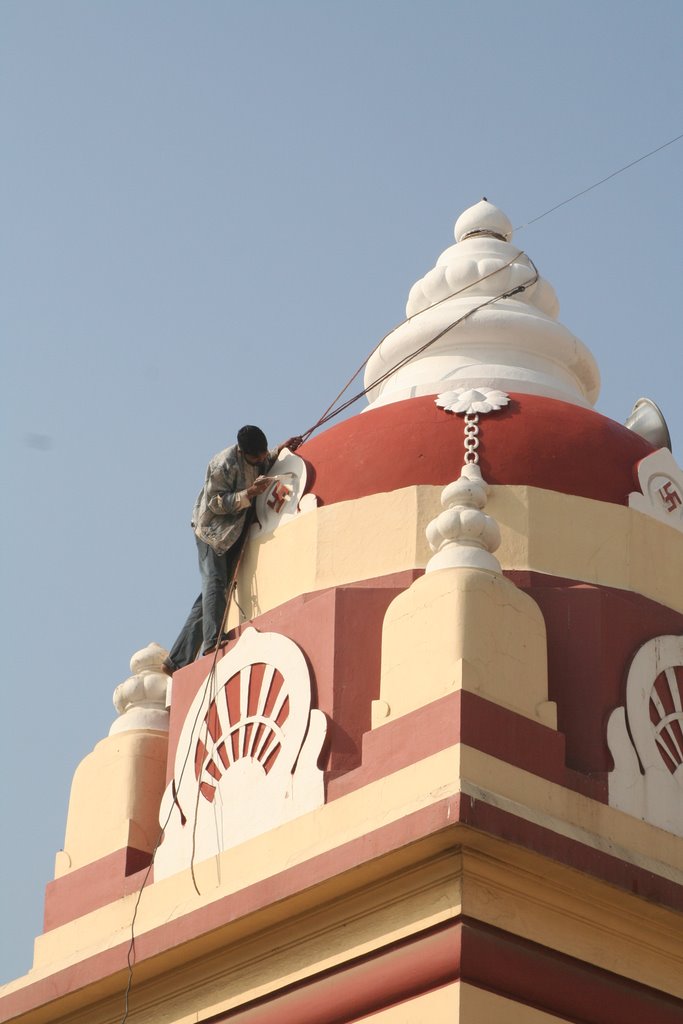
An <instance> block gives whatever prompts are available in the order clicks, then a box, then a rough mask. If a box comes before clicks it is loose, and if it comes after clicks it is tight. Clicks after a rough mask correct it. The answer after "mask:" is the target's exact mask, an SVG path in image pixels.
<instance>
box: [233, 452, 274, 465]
mask: <svg viewBox="0 0 683 1024" xmlns="http://www.w3.org/2000/svg"><path fill="white" fill-rule="evenodd" d="M240 451H242V449H241V448H240ZM242 455H243V456H244V461H245V462H248V463H249V465H250V466H258V465H259V463H261V462H265V461H266V459H267V458H268V452H261V454H260V455H247V453H246V452H242Z"/></svg>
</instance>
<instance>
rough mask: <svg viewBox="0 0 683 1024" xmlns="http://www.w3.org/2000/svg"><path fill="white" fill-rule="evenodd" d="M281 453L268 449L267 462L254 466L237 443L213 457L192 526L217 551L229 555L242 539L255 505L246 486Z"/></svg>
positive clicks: (195, 508) (197, 502)
mask: <svg viewBox="0 0 683 1024" xmlns="http://www.w3.org/2000/svg"><path fill="white" fill-rule="evenodd" d="M277 454H278V453H277V448H275V449H273V450H272V451H270V452H268V458H267V459H266V460H265V461H264V462H261V463H259V465H258V466H251V465H250V464H249V463H248V462H247V461H246V459H245V458H244V456H243V455H242V452H241V451H240V450H239V448H238V446H237V445H236V444H233V445H231V446H230V448H226V449H224V451H222V452H219V453H218V455H214V457H213V458H212V459H211V462H210V463H209V465H208V467H207V470H206V478H205V480H204V486H203V487H202V489H201V491H200V492H199V494H198V496H197V500H196V502H195V504H194V508H193V510H192V526H193V527H194V532H195V533H196V534H197V536H198V537H199V539H200V540H203V541H204V543H205V544H209V545H210V546H211V547H212V548H213V549H214V551H215V552H216V554H218V555H222V554H225V552H226V551H227V550H228V549H229V548H231V547H232V545H233V544H234V543H235V541H236V540H237V539H238V538H239V536H240V534H241V533H242V527H243V526H244V520H245V517H246V514H247V509H248V508H249V506H250V504H251V502H250V500H249V498H248V497H247V496H246V493H245V492H246V489H247V487H250V486H251V484H253V482H254V480H255V479H256V477H257V476H260V475H261V474H263V473H266V472H267V471H268V470H269V469H270V467H271V466H272V465H273V463H274V462H275V459H276V458H277Z"/></svg>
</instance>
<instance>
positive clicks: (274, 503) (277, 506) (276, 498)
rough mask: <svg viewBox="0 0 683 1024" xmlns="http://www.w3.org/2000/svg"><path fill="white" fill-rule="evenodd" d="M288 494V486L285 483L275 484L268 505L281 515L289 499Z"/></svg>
mask: <svg viewBox="0 0 683 1024" xmlns="http://www.w3.org/2000/svg"><path fill="white" fill-rule="evenodd" d="M288 494H289V488H288V487H285V485H284V484H279V483H278V484H275V486H274V487H273V490H272V492H271V495H270V497H269V498H268V501H267V502H266V505H267V506H268V508H272V510H273V512H276V513H277V514H278V515H279V514H280V512H281V511H282V506H283V505H284V503H285V502H286V501H287V496H288Z"/></svg>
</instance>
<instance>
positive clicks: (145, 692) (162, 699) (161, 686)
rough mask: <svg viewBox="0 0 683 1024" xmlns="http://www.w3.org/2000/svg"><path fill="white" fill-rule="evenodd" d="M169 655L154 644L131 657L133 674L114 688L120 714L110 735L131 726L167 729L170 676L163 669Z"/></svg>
mask: <svg viewBox="0 0 683 1024" xmlns="http://www.w3.org/2000/svg"><path fill="white" fill-rule="evenodd" d="M167 656H168V651H167V650H165V649H164V648H163V647H160V646H159V644H155V643H151V644H148V645H147V647H144V648H143V649H142V650H141V651H136V653H135V654H134V655H133V657H132V658H131V659H130V668H131V672H132V673H133V675H132V676H129V677H128V679H126V680H125V681H124V682H123V683H120V684H119V685H118V686H117V687H116V689H115V690H114V697H113V701H114V707H115V708H116V710H117V711H118V713H119V716H120V717H119V718H117V719H116V721H115V722H114V723H113V725H112V726H111V728H110V730H109V735H110V736H112V735H113V734H115V733H119V732H129V731H130V730H132V729H153V730H156V731H157V732H168V711H166V691H167V688H168V684H169V677H168V675H167V674H166V673H165V672H164V671H163V670H162V664H163V662H164V659H165V658H166V657H167Z"/></svg>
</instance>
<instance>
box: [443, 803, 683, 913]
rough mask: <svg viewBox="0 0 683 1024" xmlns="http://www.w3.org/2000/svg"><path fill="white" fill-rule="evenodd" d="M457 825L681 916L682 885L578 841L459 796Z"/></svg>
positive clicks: (489, 805) (496, 808) (509, 813)
mask: <svg viewBox="0 0 683 1024" xmlns="http://www.w3.org/2000/svg"><path fill="white" fill-rule="evenodd" d="M458 821H459V822H460V823H461V824H463V825H469V826H471V827H472V828H475V829H477V830H478V831H480V832H484V833H486V834H487V835H491V836H495V837H496V838H498V839H503V840H505V841H507V842H511V843H514V844H515V845H516V846H521V847H524V848H525V849H527V850H533V851H534V852H535V853H538V854H540V855H541V856H543V857H547V858H548V859H549V860H552V861H555V862H556V863H559V864H563V865H564V866H565V867H568V868H572V869H574V870H575V871H577V872H583V873H585V874H587V875H592V876H593V877H594V878H598V879H600V880H601V881H603V882H608V883H609V884H610V885H614V886H615V887H616V888H619V889H622V890H624V891H625V892H628V893H632V894H633V895H634V896H639V897H641V898H642V899H645V900H648V901H649V902H650V903H657V904H660V905H661V906H663V907H666V908H667V909H669V910H674V911H678V912H680V913H683V883H678V882H672V881H671V880H670V879H667V878H664V877H663V876H661V875H656V874H654V873H653V872H651V871H647V870H646V869H645V868H640V867H638V866H636V865H635V864H632V863H631V862H630V861H625V860H621V859H620V858H619V857H616V856H613V855H612V854H609V853H604V852H603V851H602V850H597V849H595V847H593V846H588V845H586V844H584V843H582V842H580V841H579V840H578V839H571V838H570V837H569V836H565V835H561V834H560V833H558V832H553V830H552V829H550V828H545V827H544V826H542V825H537V824H535V823H534V822H531V821H527V820H526V819H525V818H520V817H517V815H516V814H512V813H511V812H509V811H504V810H501V808H499V807H494V806H493V805H492V804H487V803H486V802H485V801H484V800H481V799H478V800H474V799H472V798H471V797H469V796H467V795H466V794H465V793H461V794H460V799H459V802H458Z"/></svg>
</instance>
